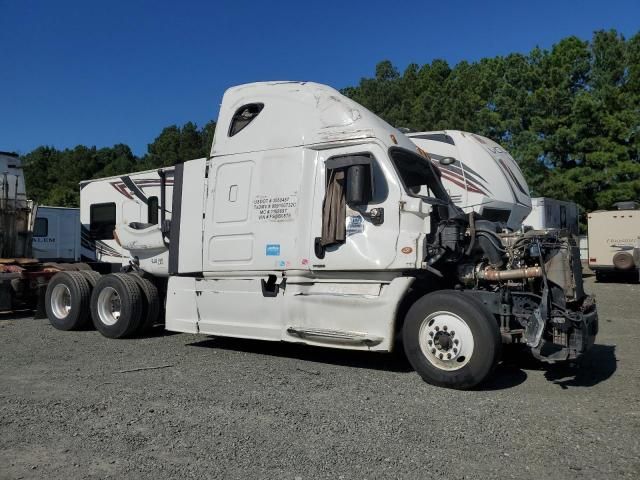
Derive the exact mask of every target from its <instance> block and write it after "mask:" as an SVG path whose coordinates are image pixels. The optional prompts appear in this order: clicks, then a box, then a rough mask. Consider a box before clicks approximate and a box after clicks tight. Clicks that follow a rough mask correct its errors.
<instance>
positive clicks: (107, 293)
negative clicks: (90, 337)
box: [91, 273, 142, 338]
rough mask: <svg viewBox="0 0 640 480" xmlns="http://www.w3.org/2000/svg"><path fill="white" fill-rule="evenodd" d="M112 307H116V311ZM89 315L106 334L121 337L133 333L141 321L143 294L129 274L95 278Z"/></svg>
mask: <svg viewBox="0 0 640 480" xmlns="http://www.w3.org/2000/svg"><path fill="white" fill-rule="evenodd" d="M112 300H113V301H114V302H115V304H114V303H112ZM118 300H119V305H118V304H117V301H118ZM114 306H115V307H119V308H118V309H117V310H116V311H117V312H118V313H117V314H114V312H113V310H114V308H113V307H114ZM91 317H92V318H93V324H94V325H95V327H96V329H97V330H98V331H99V332H100V333H101V334H102V335H104V336H105V337H109V338H124V337H127V336H130V335H132V334H133V333H135V332H136V330H137V329H138V328H139V327H140V323H141V322H142V295H141V294H140V289H139V288H138V284H137V283H136V282H135V280H133V278H131V275H127V274H126V273H111V274H109V275H105V276H103V277H101V278H100V280H98V283H97V284H96V287H95V288H94V289H93V293H92V294H91Z"/></svg>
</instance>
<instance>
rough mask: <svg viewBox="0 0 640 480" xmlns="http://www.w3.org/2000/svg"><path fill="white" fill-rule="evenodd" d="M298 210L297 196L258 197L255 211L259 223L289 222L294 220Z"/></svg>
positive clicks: (254, 202) (254, 204)
mask: <svg viewBox="0 0 640 480" xmlns="http://www.w3.org/2000/svg"><path fill="white" fill-rule="evenodd" d="M297 208H298V197H297V196H296V195H274V196H268V195H256V196H255V198H254V199H253V210H254V212H255V214H256V218H257V220H258V221H262V222H287V221H290V220H293V219H294V218H295V216H296V210H297Z"/></svg>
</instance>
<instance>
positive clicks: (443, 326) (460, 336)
mask: <svg viewBox="0 0 640 480" xmlns="http://www.w3.org/2000/svg"><path fill="white" fill-rule="evenodd" d="M402 336H403V343H404V348H405V353H406V355H407V359H408V360H409V363H411V365H412V366H413V368H414V369H415V370H416V372H418V374H419V375H420V376H421V377H422V379H423V380H424V381H425V382H427V383H430V384H432V385H437V386H439V387H446V388H454V389H459V390H463V389H469V388H473V387H475V386H477V385H479V384H480V383H482V382H483V381H484V380H486V379H487V378H488V377H489V375H491V373H492V371H493V369H494V368H495V366H496V364H497V363H498V360H499V358H500V352H501V348H502V341H501V338H500V330H499V328H498V323H497V321H496V319H495V318H494V317H493V315H492V314H491V313H490V312H489V311H488V310H487V309H486V308H485V306H484V305H483V304H482V303H481V302H479V301H478V300H476V299H475V298H473V297H470V296H468V295H465V294H463V293H461V292H457V291H454V290H441V291H437V292H433V293H429V294H427V295H425V296H423V297H422V298H420V299H419V300H418V301H417V302H416V303H414V304H413V305H412V306H411V308H410V309H409V311H408V312H407V316H406V318H405V322H404V326H403V332H402Z"/></svg>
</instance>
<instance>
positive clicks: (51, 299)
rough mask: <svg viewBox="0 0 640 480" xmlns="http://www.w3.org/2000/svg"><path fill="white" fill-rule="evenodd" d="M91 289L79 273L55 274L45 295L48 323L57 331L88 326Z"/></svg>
mask: <svg viewBox="0 0 640 480" xmlns="http://www.w3.org/2000/svg"><path fill="white" fill-rule="evenodd" d="M90 298H91V289H90V287H89V283H88V282H87V280H86V279H85V278H84V277H83V276H82V275H81V274H80V273H79V272H59V273H56V274H55V275H54V276H53V277H52V278H51V280H49V284H48V285H47V291H46V293H45V310H46V312H47V318H48V319H49V323H51V325H53V327H54V328H57V329H58V330H78V329H80V328H83V327H85V326H87V325H88V324H89V318H90V311H89V301H90Z"/></svg>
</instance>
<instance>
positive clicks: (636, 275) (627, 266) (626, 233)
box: [587, 202, 640, 280]
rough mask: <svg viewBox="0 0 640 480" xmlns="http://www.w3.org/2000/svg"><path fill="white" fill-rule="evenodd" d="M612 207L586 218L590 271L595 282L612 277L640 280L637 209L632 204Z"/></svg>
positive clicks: (639, 224)
mask: <svg viewBox="0 0 640 480" xmlns="http://www.w3.org/2000/svg"><path fill="white" fill-rule="evenodd" d="M615 206H616V207H617V210H598V211H596V212H591V213H589V215H588V216H587V218H588V234H589V268H591V270H593V271H594V272H595V274H596V277H597V278H598V280H603V279H604V278H605V277H606V276H607V275H611V274H625V275H627V276H629V277H632V278H633V279H634V280H640V208H638V204H637V203H635V202H619V203H617V204H616V205H615Z"/></svg>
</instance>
